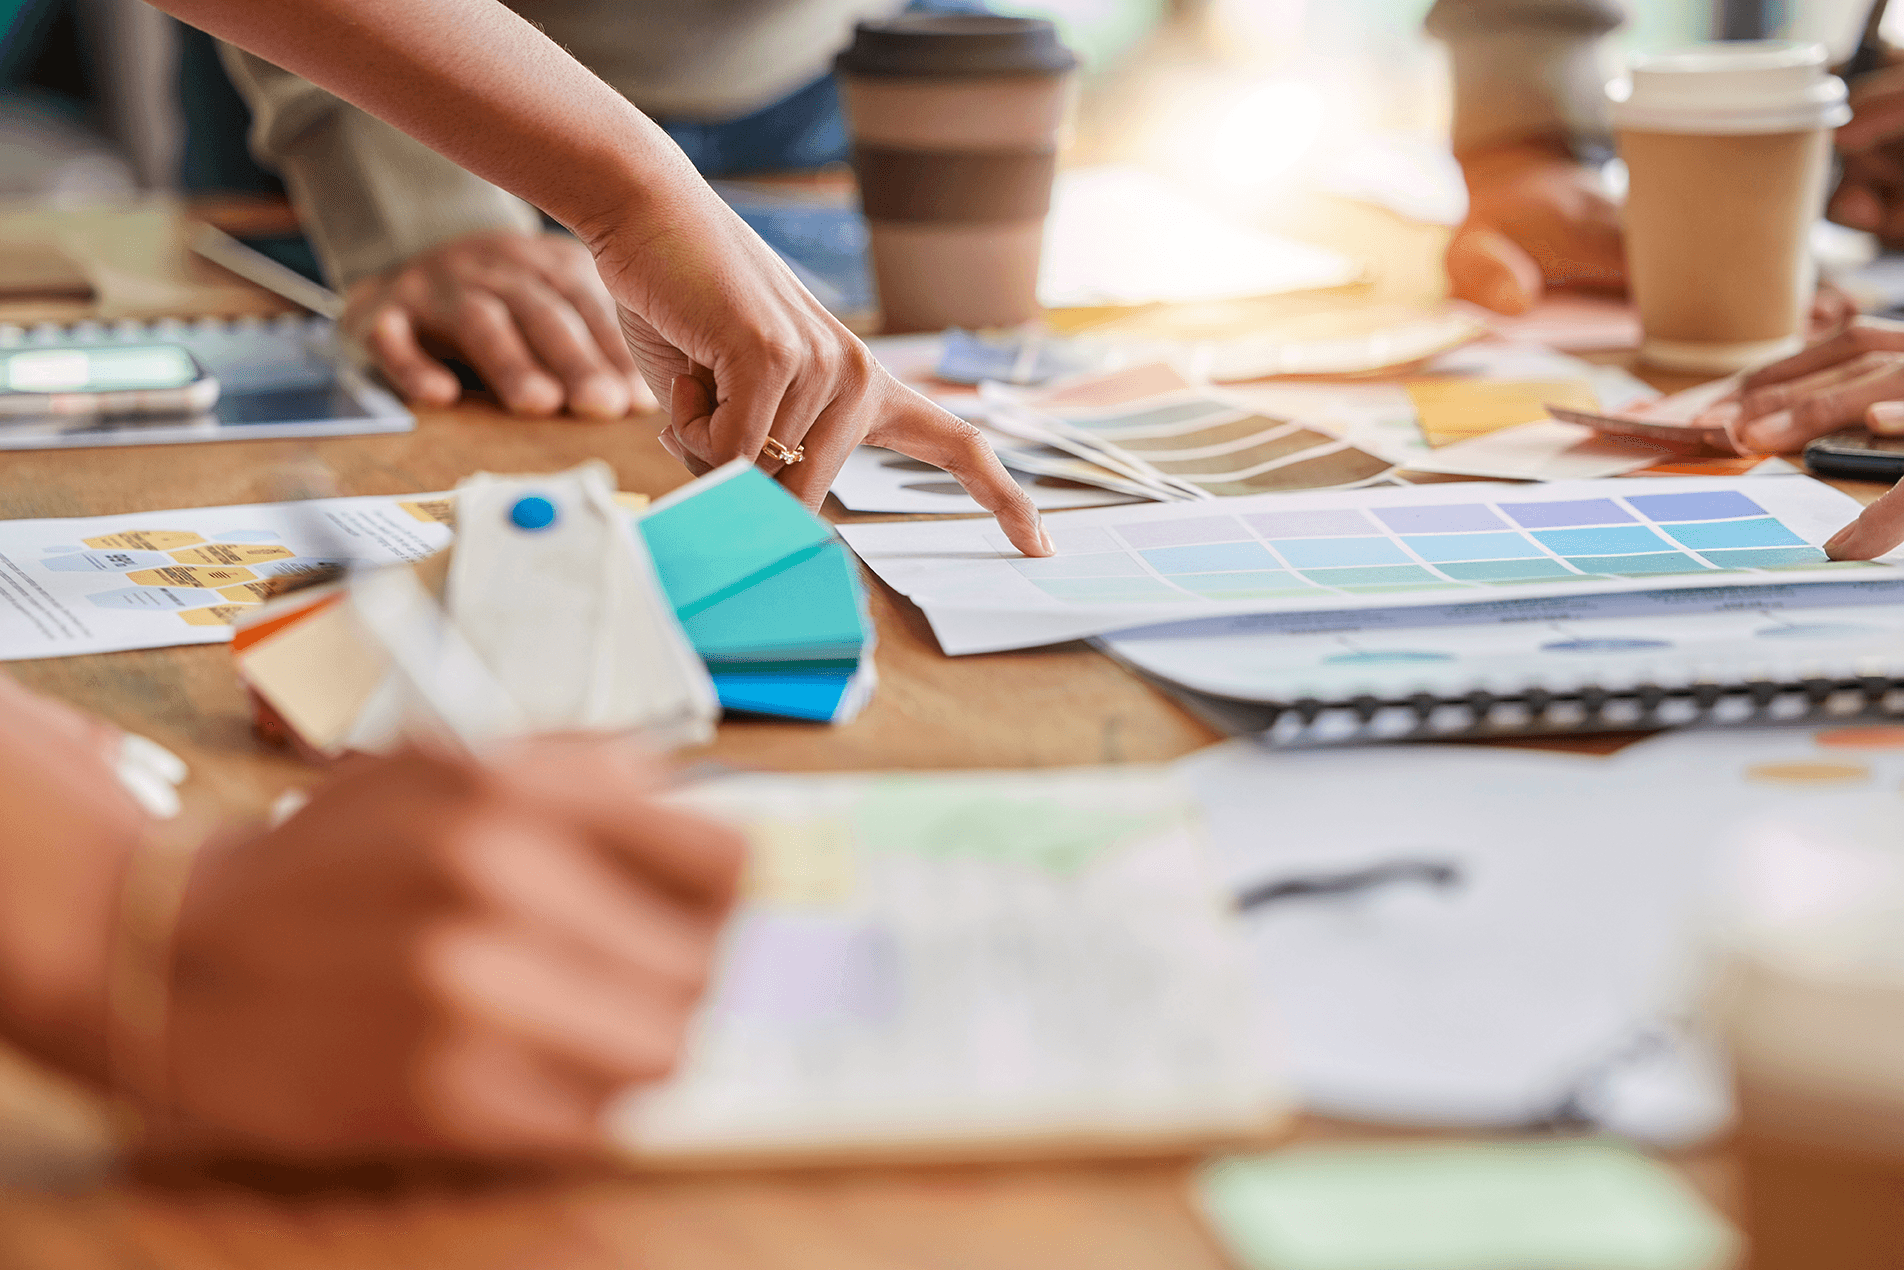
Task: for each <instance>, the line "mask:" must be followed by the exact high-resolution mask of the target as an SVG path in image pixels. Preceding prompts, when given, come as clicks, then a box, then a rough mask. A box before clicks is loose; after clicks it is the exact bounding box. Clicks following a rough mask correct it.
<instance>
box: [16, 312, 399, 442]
mask: <svg viewBox="0 0 1904 1270" xmlns="http://www.w3.org/2000/svg"><path fill="white" fill-rule="evenodd" d="M115 344H118V345H124V344H169V345H174V346H176V347H179V348H183V349H186V350H187V351H188V352H190V353H191V354H192V356H194V357H196V358H197V359H198V360H199V362H200V364H201V365H203V366H204V367H205V369H206V370H208V371H210V372H211V373H212V374H213V375H215V376H217V378H218V382H219V385H220V389H221V391H220V393H219V397H218V402H217V404H216V405H214V406H213V407H212V408H211V409H210V410H208V411H206V412H205V413H203V414H199V415H194V416H184V417H182V416H170V417H165V416H155V417H152V418H110V419H104V418H85V417H82V418H68V419H45V420H25V421H21V422H17V423H7V424H4V425H0V450H50V449H59V448H63V447H67V446H107V445H170V444H178V443H183V442H193V441H241V440H252V439H257V438H265V437H315V436H353V435H359V434H363V433H375V432H408V431H410V430H411V429H412V428H414V427H415V426H416V419H415V418H414V417H413V416H412V415H411V414H410V412H409V411H407V410H405V409H404V408H403V405H402V403H401V402H399V401H398V400H397V399H396V398H395V397H393V396H392V395H391V394H390V393H388V392H386V391H385V390H384V389H382V388H380V387H378V386H377V385H376V384H373V383H372V382H370V380H369V379H367V378H366V377H365V376H364V375H362V374H361V373H359V372H358V371H357V370H356V369H355V368H353V367H352V366H351V364H350V362H349V360H348V359H347V358H346V357H345V355H344V353H343V351H342V349H341V348H340V347H339V346H338V341H337V335H336V328H335V326H334V325H333V324H332V323H331V322H330V321H329V320H328V319H325V318H320V317H309V316H305V315H301V314H287V315H285V316H283V317H278V318H271V319H264V318H256V317H241V318H198V319H194V320H190V321H181V320H177V319H171V318H165V319H160V320H158V321H152V322H132V321H123V322H110V323H106V322H79V323H75V324H74V325H71V326H56V325H52V324H50V323H49V324H46V325H42V326H35V327H30V328H28V327H19V326H0V351H5V350H9V349H19V348H96V347H100V346H102V345H106V346H110V345H115Z"/></svg>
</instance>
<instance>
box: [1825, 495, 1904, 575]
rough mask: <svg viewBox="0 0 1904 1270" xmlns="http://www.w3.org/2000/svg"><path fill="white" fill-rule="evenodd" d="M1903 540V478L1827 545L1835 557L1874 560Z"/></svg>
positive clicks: (1835, 558)
mask: <svg viewBox="0 0 1904 1270" xmlns="http://www.w3.org/2000/svg"><path fill="white" fill-rule="evenodd" d="M1900 542H1904V481H1900V482H1898V484H1896V485H1893V486H1892V487H1891V488H1890V490H1889V491H1888V492H1886V494H1885V495H1884V497H1883V498H1880V499H1879V500H1878V501H1877V502H1875V503H1873V504H1871V505H1870V506H1869V507H1867V508H1865V509H1864V511H1863V513H1862V514H1860V515H1859V517H1858V518H1857V519H1856V520H1854V521H1852V522H1851V523H1850V524H1849V525H1846V526H1845V527H1844V528H1843V529H1840V530H1839V531H1838V532H1837V533H1836V534H1835V535H1834V536H1833V537H1832V539H1831V541H1830V542H1827V543H1826V544H1825V554H1826V555H1828V556H1830V557H1831V558H1832V559H1833V560H1875V559H1876V558H1877V557H1879V556H1881V555H1883V554H1884V553H1885V552H1887V551H1889V550H1891V549H1892V548H1893V547H1895V546H1897V545H1898V543H1900Z"/></svg>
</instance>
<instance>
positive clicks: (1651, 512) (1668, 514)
mask: <svg viewBox="0 0 1904 1270" xmlns="http://www.w3.org/2000/svg"><path fill="white" fill-rule="evenodd" d="M1626 501H1627V502H1629V503H1631V504H1633V506H1635V507H1637V508H1639V509H1640V510H1641V511H1642V512H1644V513H1646V514H1647V515H1648V516H1651V517H1652V518H1653V519H1654V520H1724V519H1725V518H1727V517H1729V516H1763V515H1764V514H1765V509H1764V508H1763V507H1760V506H1759V505H1758V504H1757V503H1755V502H1753V501H1752V500H1751V499H1749V498H1747V497H1746V496H1745V495H1743V494H1741V493H1739V492H1738V491H1737V490H1731V489H1716V490H1694V491H1693V492H1691V493H1689V494H1634V495H1630V496H1628V498H1627V500H1626Z"/></svg>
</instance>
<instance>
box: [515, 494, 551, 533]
mask: <svg viewBox="0 0 1904 1270" xmlns="http://www.w3.org/2000/svg"><path fill="white" fill-rule="evenodd" d="M509 523H510V524H512V525H514V526H515V527H516V528H517V529H527V530H531V531H534V530H537V529H547V528H548V527H549V526H550V525H553V524H554V523H555V504H554V503H551V502H550V501H549V500H548V499H546V498H544V497H542V495H540V494H530V495H528V496H527V497H526V498H518V499H517V500H516V505H515V506H514V507H511V508H510V509H509Z"/></svg>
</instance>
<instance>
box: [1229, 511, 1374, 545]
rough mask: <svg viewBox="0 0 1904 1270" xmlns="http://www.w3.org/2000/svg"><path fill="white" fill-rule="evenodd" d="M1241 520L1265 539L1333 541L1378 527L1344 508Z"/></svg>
mask: <svg viewBox="0 0 1904 1270" xmlns="http://www.w3.org/2000/svg"><path fill="white" fill-rule="evenodd" d="M1243 519H1244V520H1247V521H1248V522H1249V523H1250V528H1252V529H1254V530H1255V531H1256V532H1257V533H1259V534H1261V535H1262V536H1263V537H1265V538H1336V537H1342V536H1353V535H1357V534H1370V533H1374V532H1376V530H1377V528H1378V526H1375V525H1371V524H1370V523H1369V521H1368V517H1366V516H1364V515H1363V514H1362V513H1361V512H1358V511H1356V510H1354V509H1353V508H1347V507H1330V508H1321V509H1318V510H1316V511H1312V512H1258V513H1256V514H1255V515H1254V516H1245V517H1243Z"/></svg>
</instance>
